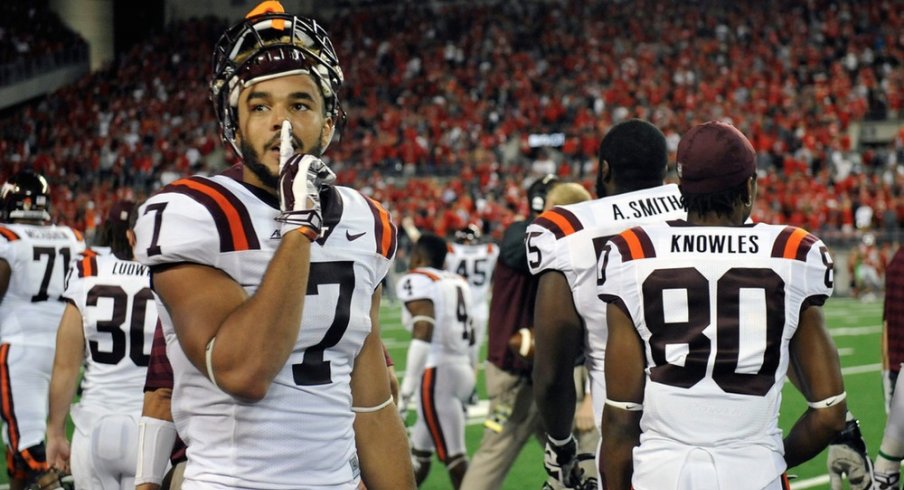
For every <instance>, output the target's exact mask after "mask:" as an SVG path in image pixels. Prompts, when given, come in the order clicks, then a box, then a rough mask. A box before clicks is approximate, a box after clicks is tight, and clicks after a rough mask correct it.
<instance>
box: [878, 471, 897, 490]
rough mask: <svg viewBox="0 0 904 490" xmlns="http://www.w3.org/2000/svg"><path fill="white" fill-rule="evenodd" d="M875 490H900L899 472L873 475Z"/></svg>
mask: <svg viewBox="0 0 904 490" xmlns="http://www.w3.org/2000/svg"><path fill="white" fill-rule="evenodd" d="M875 480H876V485H875V486H874V487H873V488H874V489H875V490H901V473H879V472H878V471H877V472H876V475H875Z"/></svg>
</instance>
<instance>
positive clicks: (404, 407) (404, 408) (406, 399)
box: [399, 393, 414, 421]
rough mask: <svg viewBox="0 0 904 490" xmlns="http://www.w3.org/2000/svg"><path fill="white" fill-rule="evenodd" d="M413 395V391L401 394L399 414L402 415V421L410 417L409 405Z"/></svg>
mask: <svg viewBox="0 0 904 490" xmlns="http://www.w3.org/2000/svg"><path fill="white" fill-rule="evenodd" d="M413 397H414V394H413V393H408V394H405V393H402V394H400V395H399V415H400V416H401V417H402V421H404V420H405V419H406V418H407V417H408V407H410V406H411V399H412V398H413Z"/></svg>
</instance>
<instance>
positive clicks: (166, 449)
mask: <svg viewBox="0 0 904 490" xmlns="http://www.w3.org/2000/svg"><path fill="white" fill-rule="evenodd" d="M174 442H176V426H175V424H173V423H172V422H170V421H168V420H160V419H155V418H152V417H141V419H140V420H139V421H138V466H137V467H136V468H135V485H141V484H144V483H153V484H156V485H159V484H160V482H161V481H163V473H164V472H165V471H166V464H167V463H169V457H170V454H171V453H172V452H173V443H174Z"/></svg>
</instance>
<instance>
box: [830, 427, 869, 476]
mask: <svg viewBox="0 0 904 490" xmlns="http://www.w3.org/2000/svg"><path fill="white" fill-rule="evenodd" d="M826 466H827V467H828V470H829V480H830V482H831V484H832V490H841V489H842V488H843V484H842V482H843V477H846V478H847V480H848V483H849V484H850V488H851V490H869V489H871V488H872V487H873V462H872V461H870V459H869V454H868V453H867V451H866V443H865V442H864V441H863V436H862V435H861V434H860V424H859V423H858V422H857V419H853V418H852V419H851V420H848V421H847V425H846V427H845V429H844V430H843V431H841V434H839V435H838V437H836V438H835V440H834V441H832V443H831V444H830V445H829V457H828V460H827V461H826Z"/></svg>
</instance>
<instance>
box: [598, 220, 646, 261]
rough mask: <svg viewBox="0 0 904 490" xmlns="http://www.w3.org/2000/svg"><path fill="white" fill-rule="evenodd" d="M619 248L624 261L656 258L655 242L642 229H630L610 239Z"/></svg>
mask: <svg viewBox="0 0 904 490" xmlns="http://www.w3.org/2000/svg"><path fill="white" fill-rule="evenodd" d="M609 242H610V243H611V244H612V245H615V246H616V247H617V248H618V252H619V253H620V254H621V256H622V261H624V262H627V261H629V260H637V259H649V258H653V257H656V249H655V248H653V241H652V240H650V236H649V235H647V232H645V231H643V229H642V228H630V229H628V230H625V231H623V232H622V233H621V234H620V235H616V236H614V237H612V238H610V239H609Z"/></svg>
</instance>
